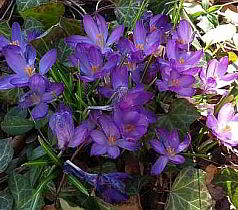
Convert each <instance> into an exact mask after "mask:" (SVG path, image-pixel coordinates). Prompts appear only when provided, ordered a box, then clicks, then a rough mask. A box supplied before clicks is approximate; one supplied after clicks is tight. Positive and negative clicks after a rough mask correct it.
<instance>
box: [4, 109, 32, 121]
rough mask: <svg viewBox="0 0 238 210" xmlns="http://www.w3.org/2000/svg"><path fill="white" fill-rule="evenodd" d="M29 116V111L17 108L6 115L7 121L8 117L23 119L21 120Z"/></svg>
mask: <svg viewBox="0 0 238 210" xmlns="http://www.w3.org/2000/svg"><path fill="white" fill-rule="evenodd" d="M26 116H27V110H26V109H21V108H20V107H18V106H16V107H13V108H11V109H10V110H9V111H8V112H7V114H6V115H5V117H4V118H5V119H7V118H8V117H21V118H26Z"/></svg>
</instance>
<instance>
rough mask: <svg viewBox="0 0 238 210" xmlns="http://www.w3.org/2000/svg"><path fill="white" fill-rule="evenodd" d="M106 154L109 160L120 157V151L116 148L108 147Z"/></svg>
mask: <svg viewBox="0 0 238 210" xmlns="http://www.w3.org/2000/svg"><path fill="white" fill-rule="evenodd" d="M107 154H108V156H109V157H110V158H112V159H116V158H117V157H118V156H119V155H120V149H119V148H118V147H117V146H109V147H108V148H107Z"/></svg>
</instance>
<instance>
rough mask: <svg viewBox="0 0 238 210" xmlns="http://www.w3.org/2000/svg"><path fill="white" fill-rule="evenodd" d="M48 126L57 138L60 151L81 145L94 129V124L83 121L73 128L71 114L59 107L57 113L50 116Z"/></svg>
mask: <svg viewBox="0 0 238 210" xmlns="http://www.w3.org/2000/svg"><path fill="white" fill-rule="evenodd" d="M49 126H50V128H51V130H52V131H53V133H54V134H55V135H56V136H57V139H58V147H59V149H61V150H64V149H66V148H67V147H77V146H79V145H81V144H82V143H84V142H85V141H86V140H87V139H88V138H89V135H90V132H91V131H92V130H93V129H94V128H95V124H94V123H93V122H92V121H90V120H85V121H83V122H82V123H81V125H79V126H78V127H76V128H75V127H74V122H73V117H72V113H71V111H70V110H69V109H67V108H65V107H64V106H61V107H60V110H59V112H56V113H55V114H53V115H52V116H51V118H50V121H49Z"/></svg>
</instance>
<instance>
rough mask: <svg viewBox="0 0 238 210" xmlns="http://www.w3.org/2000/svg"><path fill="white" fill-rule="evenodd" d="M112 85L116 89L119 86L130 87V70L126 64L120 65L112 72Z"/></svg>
mask: <svg viewBox="0 0 238 210" xmlns="http://www.w3.org/2000/svg"><path fill="white" fill-rule="evenodd" d="M112 87H113V89H114V90H117V89H118V88H119V87H126V88H128V71H127V68H126V67H125V66H122V67H118V68H116V69H115V70H114V71H113V72H112Z"/></svg>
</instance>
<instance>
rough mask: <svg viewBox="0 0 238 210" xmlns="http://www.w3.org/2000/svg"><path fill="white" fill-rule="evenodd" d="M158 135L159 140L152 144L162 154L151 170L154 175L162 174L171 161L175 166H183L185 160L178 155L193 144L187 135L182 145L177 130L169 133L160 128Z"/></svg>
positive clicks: (157, 131) (152, 141) (151, 142)
mask: <svg viewBox="0 0 238 210" xmlns="http://www.w3.org/2000/svg"><path fill="white" fill-rule="evenodd" d="M156 135H157V136H158V138H159V139H154V140H151V141H150V144H151V146H152V148H153V149H154V150H155V151H156V152H158V153H159V154H160V157H159V159H158V160H157V161H156V162H155V164H154V165H153V166H152V168H151V174H153V175H158V174H160V173H162V171H163V170H164V168H165V166H166V165H167V163H168V162H169V161H170V162H172V163H174V164H183V163H184V161H185V159H184V157H183V156H182V155H179V154H178V153H180V152H182V151H184V150H185V149H186V148H188V146H189V144H190V142H191V137H190V135H189V134H187V135H186V136H185V138H184V141H183V142H181V143H180V140H179V134H178V132H177V130H172V131H171V132H169V131H167V130H166V129H163V128H158V129H157V130H156Z"/></svg>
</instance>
